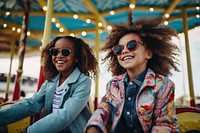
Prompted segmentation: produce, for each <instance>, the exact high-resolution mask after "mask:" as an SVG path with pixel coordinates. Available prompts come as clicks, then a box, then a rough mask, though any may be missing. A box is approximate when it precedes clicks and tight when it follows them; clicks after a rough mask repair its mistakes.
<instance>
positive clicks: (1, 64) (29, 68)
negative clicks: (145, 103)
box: [0, 27, 200, 101]
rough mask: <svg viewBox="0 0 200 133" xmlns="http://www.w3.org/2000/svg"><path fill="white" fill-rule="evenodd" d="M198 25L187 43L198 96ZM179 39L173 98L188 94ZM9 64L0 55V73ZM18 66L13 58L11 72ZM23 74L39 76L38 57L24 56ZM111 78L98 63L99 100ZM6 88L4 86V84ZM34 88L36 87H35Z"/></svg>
mask: <svg viewBox="0 0 200 133" xmlns="http://www.w3.org/2000/svg"><path fill="white" fill-rule="evenodd" d="M199 35H200V27H199V28H198V29H193V30H190V31H189V45H190V57H191V62H192V76H193V86H194V92H195V96H200V70H199V69H198V68H199V66H200V60H199V58H200V37H199ZM179 37H180V40H174V42H175V43H176V44H177V45H179V46H180V48H181V53H182V58H180V59H181V62H180V64H181V66H180V70H181V72H174V71H172V72H173V75H172V76H171V77H169V78H170V79H171V80H172V81H173V82H174V83H175V87H176V89H175V98H178V97H180V96H183V95H184V93H185V95H187V96H188V95H189V87H188V78H187V77H188V76H187V65H186V54H185V45H184V41H185V40H184V35H183V34H181V35H179ZM9 66H10V59H9V58H2V57H0V73H8V71H9ZM17 67H18V58H14V59H13V63H12V72H11V73H12V74H16V70H17ZM23 70H24V72H23V76H30V77H35V78H38V77H39V70H40V57H39V56H35V57H25V59H24V65H23ZM110 79H111V74H110V73H109V72H107V66H106V65H105V64H104V65H101V63H100V76H99V101H100V98H101V97H102V96H103V95H104V94H105V89H106V88H105V86H106V83H107V82H108V81H109V80H110ZM5 88H6V86H5ZM35 90H36V88H35ZM91 97H92V99H94V84H93V85H92V92H91Z"/></svg>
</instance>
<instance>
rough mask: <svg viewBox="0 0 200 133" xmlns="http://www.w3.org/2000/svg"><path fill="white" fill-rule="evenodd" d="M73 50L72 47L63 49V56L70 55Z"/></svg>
mask: <svg viewBox="0 0 200 133" xmlns="http://www.w3.org/2000/svg"><path fill="white" fill-rule="evenodd" d="M70 52H71V50H70V49H66V48H65V49H62V55H63V56H68V55H69V54H70Z"/></svg>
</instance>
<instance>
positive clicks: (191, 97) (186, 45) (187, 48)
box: [182, 8, 196, 107]
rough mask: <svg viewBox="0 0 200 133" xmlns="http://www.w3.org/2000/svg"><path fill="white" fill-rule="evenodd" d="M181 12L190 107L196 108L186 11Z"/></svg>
mask: <svg viewBox="0 0 200 133" xmlns="http://www.w3.org/2000/svg"><path fill="white" fill-rule="evenodd" d="M182 12H183V26H184V34H185V49H186V59H187V68H188V80H189V91H190V106H193V107H196V104H195V95H194V87H193V79H192V67H191V59H190V47H189V39H188V23H187V10H186V9H185V8H184V9H182Z"/></svg>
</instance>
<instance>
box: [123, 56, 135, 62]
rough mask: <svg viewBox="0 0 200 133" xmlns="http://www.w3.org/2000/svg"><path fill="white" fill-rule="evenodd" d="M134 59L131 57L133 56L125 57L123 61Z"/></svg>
mask: <svg viewBox="0 0 200 133" xmlns="http://www.w3.org/2000/svg"><path fill="white" fill-rule="evenodd" d="M132 58H133V57H131V56H126V57H124V58H123V59H122V60H123V61H124V60H129V59H132Z"/></svg>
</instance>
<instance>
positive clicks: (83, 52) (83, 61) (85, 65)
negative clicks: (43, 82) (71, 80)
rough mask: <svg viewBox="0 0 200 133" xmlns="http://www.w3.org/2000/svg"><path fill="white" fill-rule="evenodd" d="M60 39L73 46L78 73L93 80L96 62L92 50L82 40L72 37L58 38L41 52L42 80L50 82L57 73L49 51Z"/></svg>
mask: <svg viewBox="0 0 200 133" xmlns="http://www.w3.org/2000/svg"><path fill="white" fill-rule="evenodd" d="M62 38H65V39H68V40H70V41H71V42H72V43H73V44H74V48H75V56H76V58H77V60H78V62H77V67H78V68H79V69H80V71H81V72H82V73H84V74H86V75H88V76H90V77H91V78H95V77H96V76H97V71H98V69H97V67H98V62H97V59H96V57H95V54H94V52H93V50H92V49H91V48H90V47H89V45H88V44H87V43H86V42H84V41H83V40H82V39H80V38H77V37H72V36H58V37H56V38H54V39H53V40H52V41H51V42H50V43H49V44H47V45H46V46H45V48H44V49H43V50H42V54H41V61H42V63H43V75H44V78H45V79H47V80H51V79H52V78H54V77H55V76H56V75H57V74H58V73H59V72H58V71H57V69H56V67H55V66H54V65H53V62H52V59H51V58H52V57H51V55H50V53H49V49H50V48H52V47H54V46H55V43H56V42H57V41H58V40H60V39H62Z"/></svg>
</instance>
